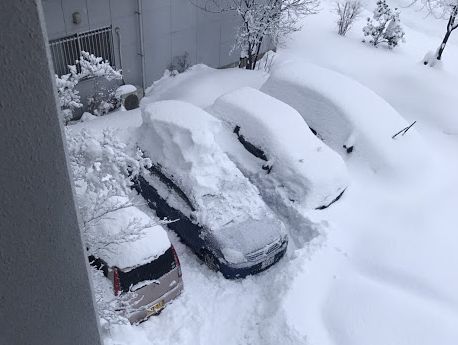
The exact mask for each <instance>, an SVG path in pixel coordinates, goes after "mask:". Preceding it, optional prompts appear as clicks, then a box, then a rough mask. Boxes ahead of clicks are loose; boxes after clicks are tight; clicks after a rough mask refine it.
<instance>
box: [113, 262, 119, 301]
mask: <svg viewBox="0 0 458 345" xmlns="http://www.w3.org/2000/svg"><path fill="white" fill-rule="evenodd" d="M113 289H114V294H115V296H118V295H119V293H120V292H121V282H120V281H119V272H118V269H117V268H114V270H113Z"/></svg>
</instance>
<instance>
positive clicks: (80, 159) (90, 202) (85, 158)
mask: <svg viewBox="0 0 458 345" xmlns="http://www.w3.org/2000/svg"><path fill="white" fill-rule="evenodd" d="M66 136H67V147H68V154H69V161H70V166H71V169H72V172H73V180H74V184H75V189H76V192H77V193H76V194H77V206H78V209H79V213H80V216H81V219H82V226H83V229H82V231H83V238H84V240H85V243H86V248H88V251H89V253H90V254H96V253H97V251H98V250H100V249H103V250H109V248H110V246H112V245H118V244H120V243H125V242H130V241H135V240H138V239H139V238H141V237H142V236H143V232H144V230H145V229H146V228H147V227H150V226H152V225H153V224H145V222H140V221H139V220H137V219H135V218H132V219H130V220H129V221H128V222H127V226H126V227H125V228H123V229H121V231H119V232H116V233H114V234H113V235H111V236H110V235H107V234H104V235H103V236H101V235H100V234H98V232H97V230H96V229H97V224H98V222H100V221H101V220H103V219H104V218H109V217H110V215H111V214H113V212H115V211H117V210H120V209H122V208H127V207H131V206H134V203H133V202H132V200H131V199H130V198H128V197H127V196H128V195H129V193H130V186H131V184H132V182H131V178H130V177H131V176H135V175H137V174H139V173H140V172H141V171H143V169H145V167H149V166H151V162H150V160H149V159H145V158H143V157H142V154H141V152H140V151H139V150H137V151H136V152H135V153H134V154H132V155H130V154H129V153H128V151H129V150H128V149H127V146H126V145H125V144H124V143H122V142H121V141H119V140H118V139H117V137H116V135H115V134H114V132H113V131H110V130H105V131H104V132H103V134H102V137H101V138H96V137H95V136H93V135H91V134H90V133H89V132H88V131H86V130H82V131H81V132H80V133H77V134H75V133H72V132H71V131H70V130H68V129H66ZM100 274H101V273H97V272H95V273H94V290H95V297H96V301H97V306H98V310H99V316H100V317H101V318H103V319H104V320H105V321H107V322H118V323H123V322H127V320H125V319H123V317H122V316H121V315H120V314H119V313H118V312H116V310H119V309H124V310H125V309H126V308H135V305H132V303H129V301H130V300H132V299H133V298H135V296H133V295H131V294H127V295H126V296H121V297H120V298H115V297H114V295H113V292H112V291H106V285H107V284H105V280H103V279H99V278H98V277H99V276H100Z"/></svg>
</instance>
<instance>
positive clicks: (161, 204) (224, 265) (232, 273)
mask: <svg viewBox="0 0 458 345" xmlns="http://www.w3.org/2000/svg"><path fill="white" fill-rule="evenodd" d="M149 173H150V174H151V175H152V176H155V177H156V178H155V179H154V183H152V181H151V179H148V177H147V176H142V175H139V176H137V177H136V178H135V179H134V186H133V187H134V188H135V189H136V190H137V192H138V193H139V194H141V195H142V196H143V198H144V199H145V200H146V201H147V202H148V205H149V207H151V208H152V209H153V210H155V211H156V214H157V216H158V217H159V218H162V219H163V218H167V219H168V220H170V221H171V222H170V223H168V224H167V226H168V227H169V228H170V229H172V230H173V231H175V232H176V233H177V235H178V236H179V237H180V239H181V240H182V242H184V243H185V244H186V245H187V246H188V247H189V248H191V249H192V251H193V252H194V253H195V254H196V255H197V256H198V257H199V258H200V259H201V260H202V261H204V262H205V263H206V264H207V265H208V266H209V267H210V268H211V269H212V270H215V271H220V272H221V273H222V274H223V275H224V277H225V278H228V279H236V278H243V277H246V276H247V275H251V274H255V273H258V272H261V271H263V270H265V269H267V268H269V267H270V266H272V265H273V264H275V263H276V262H277V261H279V260H280V259H281V258H282V257H283V255H284V254H285V252H286V248H287V245H288V239H287V236H286V234H285V235H284V236H281V237H278V238H277V239H276V240H274V241H272V243H269V244H268V245H266V246H263V247H262V248H259V250H257V251H255V252H252V253H250V254H249V255H247V260H246V261H245V262H240V263H232V262H229V261H228V260H226V259H225V256H224V255H223V253H222V251H221V245H220V241H219V240H218V238H217V237H215V234H214V232H213V231H212V229H210V228H209V227H207V226H206V225H205V224H199V223H198V222H197V221H196V220H194V219H191V218H192V216H191V217H190V216H187V215H185V214H184V213H183V212H181V211H180V210H178V209H177V208H176V207H173V206H172V205H170V203H169V202H168V201H167V200H166V198H164V197H163V195H161V194H160V193H159V192H158V189H159V188H160V189H162V190H163V189H164V188H167V189H168V191H169V192H170V193H173V194H174V197H178V198H180V199H181V200H182V201H183V204H186V205H187V206H188V207H189V209H190V211H191V212H192V211H195V209H194V206H193V205H192V203H191V201H190V200H191V198H189V197H187V196H186V194H185V193H184V192H183V191H182V190H181V189H180V187H179V186H177V184H175V183H174V182H173V180H172V179H171V178H169V177H168V176H166V175H165V174H164V173H163V172H162V171H161V169H160V166H158V165H153V166H152V167H151V168H150V169H149ZM145 177H146V178H145ZM250 255H251V256H250Z"/></svg>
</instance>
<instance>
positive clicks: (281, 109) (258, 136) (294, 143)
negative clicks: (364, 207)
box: [209, 87, 348, 208]
mask: <svg viewBox="0 0 458 345" xmlns="http://www.w3.org/2000/svg"><path fill="white" fill-rule="evenodd" d="M209 112H210V113H212V114H213V115H215V116H216V117H218V118H220V119H222V120H223V121H224V122H225V123H226V124H228V126H229V129H230V130H231V131H233V130H234V128H237V129H236V132H237V133H238V135H239V136H242V137H243V139H242V140H246V141H247V142H249V143H250V144H252V145H254V146H255V147H256V148H257V149H260V150H261V151H262V155H263V157H261V158H262V159H264V160H265V159H267V160H268V161H267V162H263V161H260V162H262V164H264V169H265V170H267V171H262V170H261V169H260V167H259V166H258V169H257V171H261V172H262V174H263V175H264V176H263V177H262V179H265V180H270V183H272V184H273V188H275V189H277V192H280V194H284V197H285V198H287V199H290V200H292V201H294V202H297V203H299V204H300V205H303V206H304V207H308V208H316V207H320V206H323V205H327V204H329V203H330V202H332V201H333V199H335V198H336V197H337V196H338V195H339V194H340V193H341V192H342V191H343V190H344V189H345V188H346V187H347V185H348V173H347V169H346V165H345V163H344V161H343V160H342V158H341V157H340V156H339V155H338V154H337V153H336V152H334V151H333V150H332V149H330V148H329V147H327V146H326V145H325V144H324V143H323V142H322V141H321V140H319V139H318V138H317V137H316V136H315V135H314V134H313V133H312V132H311V130H310V129H309V127H308V126H307V124H306V123H305V121H304V120H303V118H302V117H301V115H300V114H299V113H298V112H297V111H295V110H294V109H293V108H292V107H290V106H289V105H287V104H285V103H283V102H281V101H279V100H277V99H275V98H273V97H271V96H269V95H266V94H264V93H262V92H260V91H258V90H256V89H253V88H249V87H243V88H240V89H238V90H235V91H233V92H230V93H228V94H226V95H223V96H221V97H220V98H218V99H217V100H216V101H215V103H214V105H213V106H212V107H211V108H210V109H209ZM233 138H235V139H236V138H237V136H236V135H233ZM237 144H239V146H240V143H237ZM231 145H234V144H231ZM228 150H229V151H232V152H233V150H232V149H231V148H230V147H229V148H228ZM233 156H234V159H235V160H238V164H240V165H242V166H243V165H246V164H244V163H243V162H242V161H241V160H240V157H241V156H240V155H239V154H237V153H235V154H233ZM266 166H267V169H266Z"/></svg>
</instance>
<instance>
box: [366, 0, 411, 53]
mask: <svg viewBox="0 0 458 345" xmlns="http://www.w3.org/2000/svg"><path fill="white" fill-rule="evenodd" d="M399 15H400V12H399V10H398V9H397V8H395V9H394V10H392V9H391V8H390V7H389V6H388V4H387V3H386V1H385V0H378V1H377V7H376V9H375V10H374V15H373V17H372V18H367V24H366V26H365V27H364V28H363V33H364V36H368V37H369V41H368V42H369V43H370V44H372V45H373V46H375V47H377V46H379V45H380V44H381V43H386V44H387V45H388V48H394V47H396V46H397V45H398V44H399V42H404V41H405V39H404V35H405V33H404V30H403V29H402V27H401V20H400V18H399ZM363 42H365V40H363Z"/></svg>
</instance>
